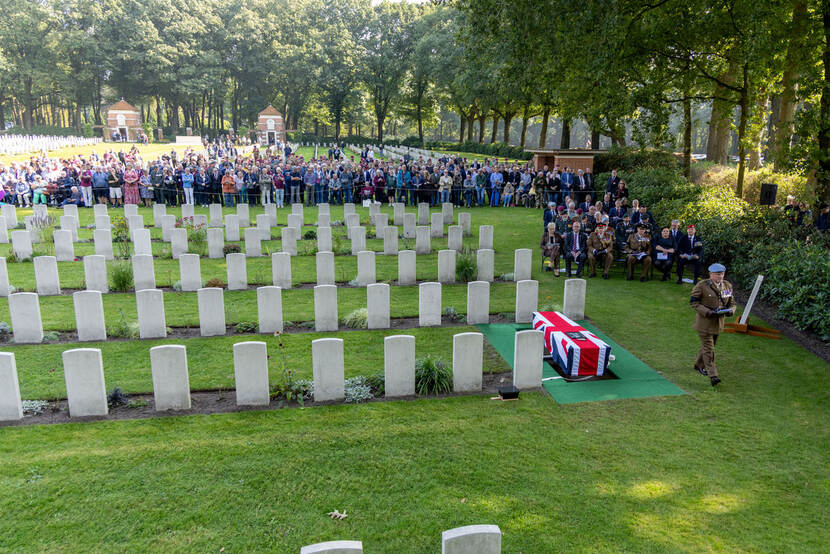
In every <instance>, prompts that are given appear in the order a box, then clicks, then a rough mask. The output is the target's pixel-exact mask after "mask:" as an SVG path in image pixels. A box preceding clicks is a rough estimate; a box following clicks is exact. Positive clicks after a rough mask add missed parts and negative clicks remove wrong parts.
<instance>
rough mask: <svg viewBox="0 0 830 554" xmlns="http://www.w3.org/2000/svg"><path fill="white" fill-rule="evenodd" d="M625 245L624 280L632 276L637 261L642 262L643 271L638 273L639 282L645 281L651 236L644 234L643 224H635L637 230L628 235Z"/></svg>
mask: <svg viewBox="0 0 830 554" xmlns="http://www.w3.org/2000/svg"><path fill="white" fill-rule="evenodd" d="M626 247H627V248H626V254H628V258H627V259H626V265H627V266H628V276H627V277H626V280H628V281H631V280H632V279H633V278H634V265H635V264H636V263H637V262H643V273H642V275H640V282H645V280H646V278H647V277H646V276H647V275H648V270H649V268H651V238H649V237H648V235H646V225H645V224H643V223H640V224H639V225H637V232H636V233H634V234H633V235H631V236H629V237H628V243H626Z"/></svg>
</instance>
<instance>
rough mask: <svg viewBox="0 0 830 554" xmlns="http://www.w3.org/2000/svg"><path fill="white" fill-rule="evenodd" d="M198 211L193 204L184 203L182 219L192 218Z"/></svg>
mask: <svg viewBox="0 0 830 554" xmlns="http://www.w3.org/2000/svg"><path fill="white" fill-rule="evenodd" d="M195 213H196V210H195V207H194V206H193V204H182V219H188V218H192V217H193V214H195Z"/></svg>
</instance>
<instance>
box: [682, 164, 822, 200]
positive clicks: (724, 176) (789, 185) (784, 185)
mask: <svg viewBox="0 0 830 554" xmlns="http://www.w3.org/2000/svg"><path fill="white" fill-rule="evenodd" d="M695 182H696V183H698V184H700V185H702V186H703V187H708V186H720V187H724V188H728V189H729V190H730V191H731V192H732V194H733V195H734V194H735V187H736V186H737V183H738V168H737V167H736V166H723V165H712V166H710V167H709V168H708V169H707V170H706V171H705V172H703V173H702V174H701V175H700V176H699V177H698V178H697V179H695ZM762 183H775V184H776V185H778V192H777V196H776V203H777V204H779V205H782V206H783V205H784V204H785V203H786V200H787V195H790V194H791V195H793V196H795V198H796V199H797V200H798V201H799V202H807V203H808V204H809V205H811V206H813V209H815V203H816V200H817V197H816V192H815V189H814V188H813V187H811V186H810V184H809V182H808V179H807V176H806V175H802V174H799V173H781V172H775V171H774V170H773V168H772V167H763V168H761V169H757V170H753V171H747V172H746V174H745V175H744V186H743V192H742V193H741V198H742V199H743V200H744V201H745V202H747V203H748V204H751V205H753V206H757V205H758V202H760V200H761V184H762Z"/></svg>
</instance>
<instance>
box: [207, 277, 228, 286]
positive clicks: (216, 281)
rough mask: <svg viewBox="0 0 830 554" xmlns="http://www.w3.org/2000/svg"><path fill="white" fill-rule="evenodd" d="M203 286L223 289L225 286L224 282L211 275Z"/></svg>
mask: <svg viewBox="0 0 830 554" xmlns="http://www.w3.org/2000/svg"><path fill="white" fill-rule="evenodd" d="M205 287H209V288H217V289H223V288H225V282H224V281H222V279H220V278H219V277H211V278H210V279H208V280H207V281H205Z"/></svg>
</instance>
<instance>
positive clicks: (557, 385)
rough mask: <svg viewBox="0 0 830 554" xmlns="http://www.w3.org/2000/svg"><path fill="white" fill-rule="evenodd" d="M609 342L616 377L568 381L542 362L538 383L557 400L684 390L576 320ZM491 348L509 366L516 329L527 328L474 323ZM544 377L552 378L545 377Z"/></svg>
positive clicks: (643, 395) (565, 401)
mask: <svg viewBox="0 0 830 554" xmlns="http://www.w3.org/2000/svg"><path fill="white" fill-rule="evenodd" d="M577 323H579V324H580V325H581V326H583V327H585V328H586V329H588V330H589V331H591V332H592V333H594V334H595V335H596V336H598V337H599V338H601V339H602V340H604V341H605V342H607V343H608V344H610V345H611V354H613V355H614V356H615V357H616V360H614V361H613V362H611V364H610V365H609V366H608V367H609V369H610V370H611V371H612V372H613V373H614V375H616V376H617V377H618V378H617V379H604V380H601V381H587V382H581V383H568V382H567V381H565V380H564V379H562V378H561V377H560V376H559V374H558V373H557V372H556V370H555V369H553V368H552V367H551V366H550V365H549V364H547V363H545V364H544V365H543V366H542V386H543V387H544V389H545V390H546V391H548V393H549V394H550V395H551V396H552V397H553V398H554V399H555V400H556V401H557V402H558V403H560V404H574V403H577V402H596V401H599V400H619V399H622V398H646V397H649V396H671V395H679V394H685V393H684V392H683V391H682V390H681V389H679V388H678V387H677V386H675V385H674V384H673V383H671V382H670V381H669V380H667V379H666V378H665V377H663V376H662V375H660V374H659V373H657V372H656V371H654V370H653V369H651V368H650V367H648V366H647V365H646V364H644V363H643V362H642V361H641V360H639V359H637V357H636V356H634V355H633V354H632V353H631V352H629V351H627V350H625V349H624V348H623V347H621V346H620V345H619V344H617V343H616V342H614V341H613V340H612V339H611V338H609V337H608V336H607V335H606V334H605V333H603V332H602V331H600V330H599V329H597V328H596V327H595V326H594V325H592V324H591V323H589V322H587V321H579V322H577ZM477 327H478V328H479V330H480V331H481V332H482V333H484V336H485V337H487V340H488V341H489V342H490V344H491V345H493V348H495V349H496V351H497V352H498V353H499V354H501V357H502V358H504V360H505V361H506V362H507V363H508V365H510V366H511V367H512V366H513V344H514V335H515V334H516V331H522V330H525V329H530V328H531V327H530V325H527V324H518V323H512V324H488V325H478V326H477ZM548 377H553V379H549V380H547V381H546V380H545V379H546V378H548Z"/></svg>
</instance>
